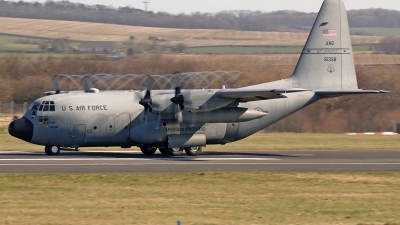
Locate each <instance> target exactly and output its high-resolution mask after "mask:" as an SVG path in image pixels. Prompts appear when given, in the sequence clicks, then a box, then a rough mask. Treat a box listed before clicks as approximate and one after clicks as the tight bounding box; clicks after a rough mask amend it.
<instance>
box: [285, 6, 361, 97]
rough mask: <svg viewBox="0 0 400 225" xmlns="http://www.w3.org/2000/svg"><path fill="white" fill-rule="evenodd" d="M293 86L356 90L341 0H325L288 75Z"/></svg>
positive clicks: (351, 54) (354, 73) (351, 52)
mask: <svg viewBox="0 0 400 225" xmlns="http://www.w3.org/2000/svg"><path fill="white" fill-rule="evenodd" d="M291 79H292V80H293V87H294V88H306V89H312V90H349V89H358V85H357V78H356V72H355V68H354V59H353V51H352V47H351V39H350V30H349V23H348V19H347V12H346V9H345V7H344V4H343V0H325V1H324V3H323V4H322V7H321V10H320V12H319V14H318V17H317V19H316V20H315V23H314V26H313V28H312V30H311V33H310V36H309V37H308V40H307V43H306V45H305V46H304V49H303V52H302V54H301V57H300V59H299V62H298V64H297V66H296V69H295V71H294V73H293V75H292V77H291Z"/></svg>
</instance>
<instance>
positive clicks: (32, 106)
mask: <svg viewBox="0 0 400 225" xmlns="http://www.w3.org/2000/svg"><path fill="white" fill-rule="evenodd" d="M39 106H40V103H39V102H32V104H31V105H30V106H29V109H32V110H38V109H39Z"/></svg>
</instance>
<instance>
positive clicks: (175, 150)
mask: <svg viewBox="0 0 400 225" xmlns="http://www.w3.org/2000/svg"><path fill="white" fill-rule="evenodd" d="M167 150H168V153H169V155H172V156H180V155H182V152H183V148H168V149H167Z"/></svg>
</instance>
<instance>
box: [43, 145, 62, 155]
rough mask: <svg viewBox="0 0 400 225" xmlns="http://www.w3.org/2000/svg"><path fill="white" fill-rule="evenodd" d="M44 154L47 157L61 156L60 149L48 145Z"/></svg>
mask: <svg viewBox="0 0 400 225" xmlns="http://www.w3.org/2000/svg"><path fill="white" fill-rule="evenodd" d="M44 152H45V153H46V155H58V154H60V147H58V146H55V145H46V147H44Z"/></svg>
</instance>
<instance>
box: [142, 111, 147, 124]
mask: <svg viewBox="0 0 400 225" xmlns="http://www.w3.org/2000/svg"><path fill="white" fill-rule="evenodd" d="M143 121H144V122H145V123H147V108H144V113H143Z"/></svg>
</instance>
